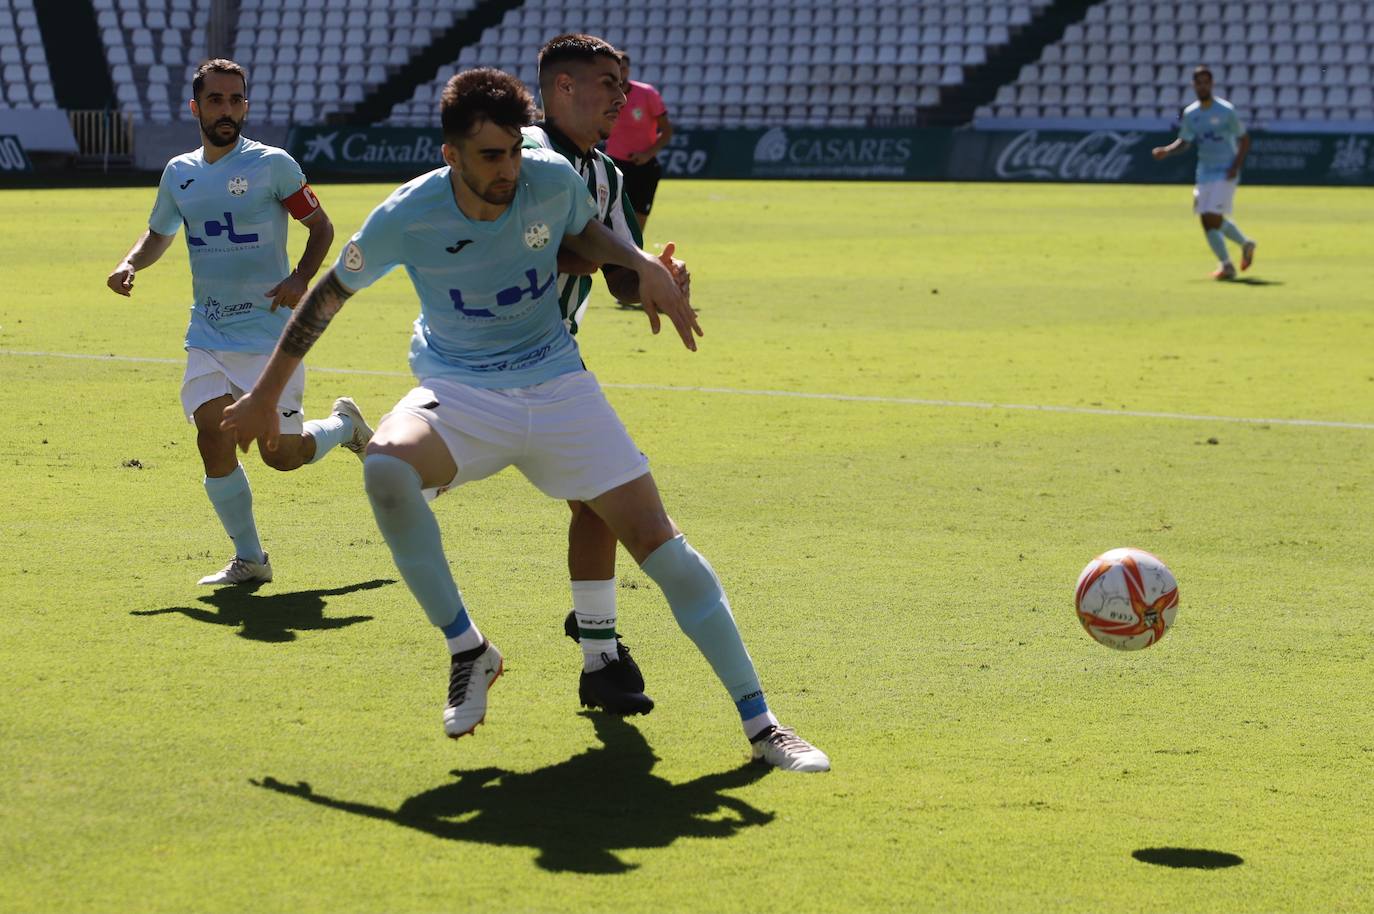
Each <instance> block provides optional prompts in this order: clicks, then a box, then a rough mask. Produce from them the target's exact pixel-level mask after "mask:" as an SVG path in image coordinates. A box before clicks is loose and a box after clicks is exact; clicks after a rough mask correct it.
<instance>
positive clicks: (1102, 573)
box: [1074, 548, 1178, 651]
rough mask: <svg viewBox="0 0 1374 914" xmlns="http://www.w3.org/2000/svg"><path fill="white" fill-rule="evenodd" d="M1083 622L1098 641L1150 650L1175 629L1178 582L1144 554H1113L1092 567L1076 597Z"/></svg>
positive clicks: (1126, 551) (1125, 648)
mask: <svg viewBox="0 0 1374 914" xmlns="http://www.w3.org/2000/svg"><path fill="white" fill-rule="evenodd" d="M1074 604H1075V606H1076V608H1077V609H1078V621H1079V622H1082V623H1083V628H1084V629H1085V630H1086V631H1087V633H1088V634H1089V635H1092V637H1093V640H1094V641H1096V642H1097V643H1099V644H1105V645H1107V647H1114V648H1116V649H1117V650H1119V651H1138V650H1140V649H1141V648H1143V647H1149V646H1150V645H1151V644H1154V643H1155V642H1156V641H1158V640H1159V639H1160V638H1163V637H1164V633H1165V632H1166V631H1168V630H1169V626H1170V625H1173V624H1174V614H1175V613H1177V612H1178V582H1177V581H1175V580H1174V575H1173V573H1172V572H1171V571H1169V569H1168V568H1167V567H1165V565H1164V563H1163V562H1161V561H1160V560H1159V559H1157V558H1155V557H1154V556H1153V555H1151V554H1150V553H1148V552H1146V551H1145V550H1144V549H1131V548H1125V549H1113V550H1111V551H1110V552H1104V553H1102V554H1101V555H1099V556H1098V557H1097V558H1095V559H1093V560H1092V561H1091V562H1089V563H1088V567H1087V568H1084V569H1083V573H1082V574H1080V575H1079V576H1078V587H1077V588H1076V589H1075V591H1074Z"/></svg>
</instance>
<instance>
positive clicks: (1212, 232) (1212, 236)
mask: <svg viewBox="0 0 1374 914" xmlns="http://www.w3.org/2000/svg"><path fill="white" fill-rule="evenodd" d="M1207 243H1208V244H1209V245H1211V247H1212V253H1214V254H1216V255H1217V260H1220V261H1221V262H1222V263H1230V262H1231V255H1230V254H1228V253H1226V239H1225V238H1223V237H1222V236H1221V229H1208V230H1207Z"/></svg>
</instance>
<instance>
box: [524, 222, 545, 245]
mask: <svg viewBox="0 0 1374 914" xmlns="http://www.w3.org/2000/svg"><path fill="white" fill-rule="evenodd" d="M549 237H550V236H549V226H548V224H547V223H544V222H532V223H530V224H529V225H527V226H525V247H527V248H529V249H530V250H531V251H537V250H539V249H540V248H542V247H544V245H546V244H548V243H549Z"/></svg>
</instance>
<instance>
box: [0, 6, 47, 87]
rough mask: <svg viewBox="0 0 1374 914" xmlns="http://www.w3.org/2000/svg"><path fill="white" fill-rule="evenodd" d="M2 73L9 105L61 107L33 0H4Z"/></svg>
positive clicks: (0, 42)
mask: <svg viewBox="0 0 1374 914" xmlns="http://www.w3.org/2000/svg"><path fill="white" fill-rule="evenodd" d="M0 75H3V80H4V96H3V102H4V104H5V106H6V107H9V108H56V107H57V98H56V96H55V95H54V94H53V86H52V75H51V73H50V72H49V70H48V57H47V52H46V51H45V50H44V49H43V35H42V33H41V32H40V30H39V27H38V14H37V13H36V12H34V5H33V0H0Z"/></svg>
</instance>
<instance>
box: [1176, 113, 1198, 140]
mask: <svg viewBox="0 0 1374 914" xmlns="http://www.w3.org/2000/svg"><path fill="white" fill-rule="evenodd" d="M1195 135H1196V134H1194V133H1193V125H1192V123H1191V122H1190V121H1189V120H1188V115H1187V114H1184V115H1183V117H1182V118H1181V119H1180V120H1179V122H1178V138H1179V139H1180V140H1182V141H1183V142H1185V143H1191V142H1192V141H1193V138H1194V136H1195Z"/></svg>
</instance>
